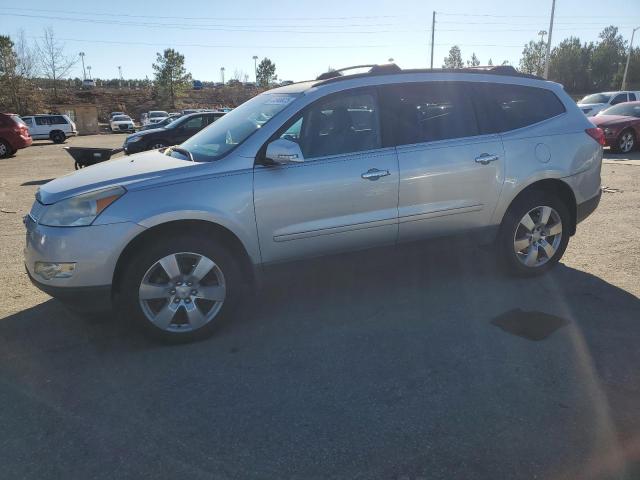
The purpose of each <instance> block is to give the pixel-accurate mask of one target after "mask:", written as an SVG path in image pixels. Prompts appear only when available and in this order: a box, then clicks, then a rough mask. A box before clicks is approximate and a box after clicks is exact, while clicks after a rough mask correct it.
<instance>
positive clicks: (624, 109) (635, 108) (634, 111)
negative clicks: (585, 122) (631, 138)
mask: <svg viewBox="0 0 640 480" xmlns="http://www.w3.org/2000/svg"><path fill="white" fill-rule="evenodd" d="M598 115H624V116H626V117H636V118H640V103H635V104H634V103H621V104H619V105H615V106H613V107H609V108H607V109H606V110H602V111H601V112H600V113H598Z"/></svg>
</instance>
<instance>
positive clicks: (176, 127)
mask: <svg viewBox="0 0 640 480" xmlns="http://www.w3.org/2000/svg"><path fill="white" fill-rule="evenodd" d="M223 115H224V113H220V112H215V113H192V114H190V115H183V116H182V117H180V118H178V119H176V120H174V121H172V122H171V123H169V124H168V125H166V126H164V127H162V128H152V129H151V130H143V131H140V132H137V133H134V134H133V135H129V136H128V137H127V138H126V140H125V142H124V152H125V153H126V154H127V155H129V154H131V153H138V152H144V151H145V150H154V149H157V148H163V147H169V146H171V145H179V144H181V143H182V142H184V141H185V140H187V139H189V138H190V137H192V136H193V135H195V134H196V133H198V132H199V131H200V130H202V129H203V128H205V127H207V126H208V125H210V124H212V123H213V122H215V121H216V120H218V119H219V118H220V117H222V116H223Z"/></svg>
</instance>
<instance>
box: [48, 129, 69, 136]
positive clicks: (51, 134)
mask: <svg viewBox="0 0 640 480" xmlns="http://www.w3.org/2000/svg"><path fill="white" fill-rule="evenodd" d="M56 133H61V134H62V135H64V136H65V137H66V136H67V134H66V133H64V131H63V130H60V129H59V128H56V129H55V130H51V131H50V132H49V138H53V136H54V135H55V134H56Z"/></svg>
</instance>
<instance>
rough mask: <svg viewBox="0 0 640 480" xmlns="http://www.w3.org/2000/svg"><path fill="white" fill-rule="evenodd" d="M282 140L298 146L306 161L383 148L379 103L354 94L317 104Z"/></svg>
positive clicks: (366, 96) (295, 123)
mask: <svg viewBox="0 0 640 480" xmlns="http://www.w3.org/2000/svg"><path fill="white" fill-rule="evenodd" d="M280 138H283V139H286V140H290V141H293V142H296V143H298V144H299V145H300V149H301V150H302V154H303V155H304V157H305V159H313V158H319V157H326V156H331V155H341V154H347V153H355V152H361V151H366V150H374V149H377V148H380V147H381V141H380V128H379V120H378V107H377V102H376V99H375V97H374V96H373V95H372V94H369V93H362V92H352V93H347V94H343V95H339V96H334V97H332V98H330V99H327V100H321V101H319V102H316V103H315V104H313V105H311V107H310V108H307V109H306V110H305V111H304V112H303V113H302V114H301V115H300V117H299V118H298V119H297V120H296V121H295V122H294V123H293V124H292V125H291V126H290V127H289V128H288V129H287V131H286V132H284V133H283V134H282V135H281V136H280Z"/></svg>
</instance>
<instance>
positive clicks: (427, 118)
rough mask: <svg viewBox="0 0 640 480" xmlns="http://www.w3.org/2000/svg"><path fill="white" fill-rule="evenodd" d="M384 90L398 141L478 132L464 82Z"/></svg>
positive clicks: (430, 139) (390, 118)
mask: <svg viewBox="0 0 640 480" xmlns="http://www.w3.org/2000/svg"><path fill="white" fill-rule="evenodd" d="M382 92H383V93H382V96H383V98H384V102H385V104H386V105H387V106H388V108H387V110H388V115H389V118H388V120H389V122H390V123H391V125H392V130H393V135H394V138H395V141H396V144H398V145H406V144H413V143H423V142H433V141H437V140H447V139H452V138H462V137H471V136H474V135H477V134H478V127H477V122H476V118H475V113H474V111H473V106H472V105H471V101H470V100H469V98H468V96H467V94H466V92H465V91H464V89H463V86H462V85H461V84H460V83H457V82H447V83H444V82H426V83H420V84H404V85H393V86H390V87H383V89H382Z"/></svg>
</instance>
